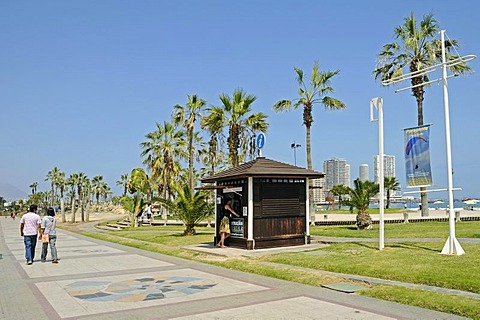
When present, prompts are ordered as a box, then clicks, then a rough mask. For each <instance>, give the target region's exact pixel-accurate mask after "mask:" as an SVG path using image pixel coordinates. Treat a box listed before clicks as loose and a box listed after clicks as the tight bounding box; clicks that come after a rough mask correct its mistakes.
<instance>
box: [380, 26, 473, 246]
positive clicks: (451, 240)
mask: <svg viewBox="0 0 480 320" xmlns="http://www.w3.org/2000/svg"><path fill="white" fill-rule="evenodd" d="M440 37H441V38H440V41H441V44H442V63H439V64H436V65H434V66H430V67H426V68H424V69H421V70H418V71H414V72H411V73H407V74H404V75H400V76H397V77H393V78H391V79H388V80H384V81H382V85H384V86H388V85H392V84H396V83H400V82H402V81H405V80H410V79H412V78H415V77H419V76H421V77H423V78H426V74H427V73H431V72H434V71H436V70H438V69H439V68H440V67H441V68H442V77H441V78H438V79H435V80H430V81H427V82H422V83H419V84H415V85H412V86H409V87H406V88H402V89H398V90H395V92H400V91H404V90H408V89H412V88H416V87H421V86H424V85H428V84H431V83H436V82H440V81H442V82H443V109H444V117H445V154H446V158H447V180H448V188H447V189H434V190H425V191H420V192H435V191H448V208H449V210H448V211H449V218H448V221H449V229H450V230H449V236H448V239H447V242H446V243H445V245H444V247H443V249H442V252H441V254H454V255H462V254H464V253H465V251H464V250H463V248H462V246H461V245H460V243H459V242H458V240H457V238H456V236H455V211H454V207H453V202H454V198H453V191H455V190H461V189H460V188H454V187H453V176H452V173H453V172H452V171H453V170H452V147H451V141H450V110H449V104H448V84H447V79H449V78H451V77H455V76H457V74H455V73H454V74H452V75H447V68H449V67H452V66H455V65H459V64H464V63H467V62H469V61H471V60H473V59H475V58H477V56H475V55H466V56H463V57H458V58H456V59H452V60H449V61H447V58H446V52H445V30H441V31H440ZM407 193H408V194H409V193H418V192H417V191H414V192H405V194H407Z"/></svg>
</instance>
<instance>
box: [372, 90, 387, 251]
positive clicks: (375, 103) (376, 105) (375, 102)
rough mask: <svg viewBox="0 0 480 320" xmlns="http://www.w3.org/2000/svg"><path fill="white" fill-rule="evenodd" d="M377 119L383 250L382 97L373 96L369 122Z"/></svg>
mask: <svg viewBox="0 0 480 320" xmlns="http://www.w3.org/2000/svg"><path fill="white" fill-rule="evenodd" d="M374 109H377V111H378V115H377V116H378V117H377V118H376V119H375V117H374ZM374 121H378V158H379V159H378V162H379V163H378V171H379V174H378V175H379V177H378V179H379V180H380V181H379V184H380V186H379V190H380V195H379V202H378V208H379V214H380V221H379V222H380V223H379V224H380V227H379V230H380V239H379V249H380V250H383V249H384V248H385V231H384V230H385V227H384V219H383V218H384V212H385V209H384V208H385V207H384V203H383V202H384V199H383V194H384V190H383V189H384V187H385V186H384V181H383V179H384V168H383V156H384V154H383V99H382V98H373V99H372V100H370V122H374Z"/></svg>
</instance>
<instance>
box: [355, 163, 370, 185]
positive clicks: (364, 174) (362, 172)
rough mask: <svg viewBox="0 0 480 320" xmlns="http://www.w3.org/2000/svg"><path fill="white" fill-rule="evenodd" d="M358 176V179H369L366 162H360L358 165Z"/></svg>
mask: <svg viewBox="0 0 480 320" xmlns="http://www.w3.org/2000/svg"><path fill="white" fill-rule="evenodd" d="M358 177H359V178H360V181H367V180H369V174H368V164H366V163H362V164H361V165H360V167H359V168H358Z"/></svg>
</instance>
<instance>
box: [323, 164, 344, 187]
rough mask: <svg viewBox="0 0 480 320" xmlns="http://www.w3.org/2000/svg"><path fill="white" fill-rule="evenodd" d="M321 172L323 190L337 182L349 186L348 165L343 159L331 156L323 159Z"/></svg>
mask: <svg viewBox="0 0 480 320" xmlns="http://www.w3.org/2000/svg"><path fill="white" fill-rule="evenodd" d="M323 172H325V186H324V190H325V191H327V190H330V189H332V187H333V186H335V185H337V184H341V185H345V186H347V187H350V165H349V164H347V161H346V160H345V159H337V158H333V159H330V160H326V161H324V162H323Z"/></svg>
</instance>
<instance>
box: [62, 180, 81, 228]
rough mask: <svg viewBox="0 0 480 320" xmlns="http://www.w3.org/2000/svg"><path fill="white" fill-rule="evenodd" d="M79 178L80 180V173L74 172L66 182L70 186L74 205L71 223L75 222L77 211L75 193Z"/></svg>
mask: <svg viewBox="0 0 480 320" xmlns="http://www.w3.org/2000/svg"><path fill="white" fill-rule="evenodd" d="M78 180H79V178H78V174H77V173H73V174H71V175H70V176H69V177H68V179H67V180H66V182H65V183H66V185H67V186H68V187H69V188H70V200H71V206H72V219H71V220H70V223H75V211H76V203H75V193H76V187H77V184H78Z"/></svg>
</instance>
